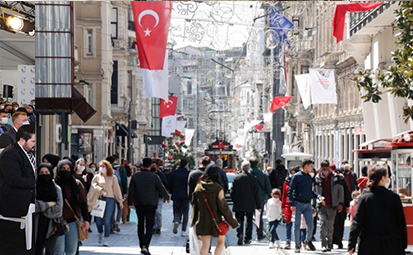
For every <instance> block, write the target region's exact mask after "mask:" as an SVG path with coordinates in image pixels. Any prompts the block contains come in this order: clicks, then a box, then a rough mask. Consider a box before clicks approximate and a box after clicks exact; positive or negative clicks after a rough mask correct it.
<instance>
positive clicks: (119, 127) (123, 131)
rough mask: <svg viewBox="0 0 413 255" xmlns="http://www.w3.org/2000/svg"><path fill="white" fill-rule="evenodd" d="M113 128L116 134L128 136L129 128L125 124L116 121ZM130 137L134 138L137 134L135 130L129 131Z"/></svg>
mask: <svg viewBox="0 0 413 255" xmlns="http://www.w3.org/2000/svg"><path fill="white" fill-rule="evenodd" d="M115 128H116V136H128V134H129V129H128V128H127V127H126V126H125V125H123V124H121V123H117V122H116V127H115ZM131 137H132V138H136V137H138V136H137V135H136V133H135V132H133V131H131Z"/></svg>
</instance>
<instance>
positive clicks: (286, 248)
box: [284, 241, 291, 250]
mask: <svg viewBox="0 0 413 255" xmlns="http://www.w3.org/2000/svg"><path fill="white" fill-rule="evenodd" d="M284 249H285V250H289V249H291V242H290V241H287V243H286V244H285V246H284Z"/></svg>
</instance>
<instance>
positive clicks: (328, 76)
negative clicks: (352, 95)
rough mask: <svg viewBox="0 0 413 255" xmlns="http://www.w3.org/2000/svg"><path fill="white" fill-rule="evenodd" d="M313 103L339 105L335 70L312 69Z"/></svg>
mask: <svg viewBox="0 0 413 255" xmlns="http://www.w3.org/2000/svg"><path fill="white" fill-rule="evenodd" d="M310 87H311V103H312V104H313V105H314V104H337V93H336V80H335V76H334V70H333V69H310Z"/></svg>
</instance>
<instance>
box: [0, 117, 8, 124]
mask: <svg viewBox="0 0 413 255" xmlns="http://www.w3.org/2000/svg"><path fill="white" fill-rule="evenodd" d="M0 122H1V124H3V125H6V124H7V123H9V118H7V117H5V118H1V120H0Z"/></svg>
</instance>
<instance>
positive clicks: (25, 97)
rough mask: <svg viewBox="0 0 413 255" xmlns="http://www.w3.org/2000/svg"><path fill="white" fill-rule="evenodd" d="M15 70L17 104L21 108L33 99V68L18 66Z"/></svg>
mask: <svg viewBox="0 0 413 255" xmlns="http://www.w3.org/2000/svg"><path fill="white" fill-rule="evenodd" d="M17 69H18V72H17V102H18V103H19V105H20V106H23V105H25V104H30V101H31V100H33V99H34V98H35V93H34V84H35V80H34V77H35V66H27V65H18V66H17Z"/></svg>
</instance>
